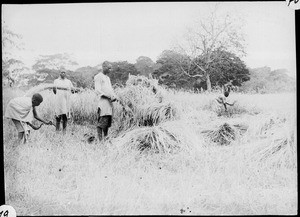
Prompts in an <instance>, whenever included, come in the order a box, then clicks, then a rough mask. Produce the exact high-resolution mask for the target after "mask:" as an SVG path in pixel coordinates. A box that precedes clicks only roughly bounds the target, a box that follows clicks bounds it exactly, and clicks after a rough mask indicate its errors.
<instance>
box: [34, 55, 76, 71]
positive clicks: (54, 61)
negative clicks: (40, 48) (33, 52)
mask: <svg viewBox="0 0 300 217" xmlns="http://www.w3.org/2000/svg"><path fill="white" fill-rule="evenodd" d="M76 67H78V63H77V62H76V61H75V60H73V59H72V57H71V56H70V55H69V54H67V53H63V54H61V53H58V54H52V55H40V56H39V58H38V59H37V61H36V63H35V64H34V65H33V66H32V69H33V70H35V71H36V72H38V71H40V70H43V69H52V70H74V69H75V68H76Z"/></svg>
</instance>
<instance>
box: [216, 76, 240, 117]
mask: <svg viewBox="0 0 300 217" xmlns="http://www.w3.org/2000/svg"><path fill="white" fill-rule="evenodd" d="M230 88H231V81H230V82H229V83H227V84H225V85H224V96H219V97H218V98H217V99H216V101H217V102H218V103H219V104H221V105H223V106H224V108H225V111H227V105H229V106H234V104H235V103H236V101H234V102H233V103H229V102H228V100H227V98H228V96H229V93H230Z"/></svg>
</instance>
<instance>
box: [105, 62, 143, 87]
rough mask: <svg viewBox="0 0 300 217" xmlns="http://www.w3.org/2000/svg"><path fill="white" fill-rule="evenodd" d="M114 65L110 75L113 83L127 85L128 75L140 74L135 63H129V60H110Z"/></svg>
mask: <svg viewBox="0 0 300 217" xmlns="http://www.w3.org/2000/svg"><path fill="white" fill-rule="evenodd" d="M110 63H111V65H112V70H111V73H110V75H109V77H110V79H111V82H112V84H113V85H114V84H122V85H125V83H126V81H127V79H128V75H129V74H131V75H138V71H137V69H136V68H135V66H134V64H131V63H128V62H127V61H121V62H110Z"/></svg>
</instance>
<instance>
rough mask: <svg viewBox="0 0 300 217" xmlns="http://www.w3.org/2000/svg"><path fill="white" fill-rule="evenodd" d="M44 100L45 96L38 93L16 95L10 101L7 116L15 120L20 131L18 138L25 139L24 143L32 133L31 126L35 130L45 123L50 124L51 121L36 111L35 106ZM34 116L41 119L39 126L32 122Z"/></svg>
mask: <svg viewBox="0 0 300 217" xmlns="http://www.w3.org/2000/svg"><path fill="white" fill-rule="evenodd" d="M42 102H43V97H42V96H41V95H40V94H39V93H36V94H34V95H33V96H32V97H26V96H23V97H16V98H14V99H12V100H10V101H9V103H8V105H7V107H6V111H5V117H7V118H10V119H12V121H13V122H14V124H15V126H16V128H17V131H18V140H19V142H21V141H22V140H23V141H24V144H25V143H26V142H27V140H28V136H29V133H30V130H29V127H28V126H30V127H32V129H34V130H38V129H40V128H41V126H42V125H43V123H44V124H47V125H50V124H52V122H51V121H49V122H47V121H44V120H43V119H42V118H40V117H39V116H38V114H37V112H36V109H35V107H36V106H39V105H40V104H41V103H42ZM33 117H34V118H35V119H37V120H38V121H41V122H42V124H41V125H40V126H39V127H36V126H34V125H32V124H31V122H32V120H33Z"/></svg>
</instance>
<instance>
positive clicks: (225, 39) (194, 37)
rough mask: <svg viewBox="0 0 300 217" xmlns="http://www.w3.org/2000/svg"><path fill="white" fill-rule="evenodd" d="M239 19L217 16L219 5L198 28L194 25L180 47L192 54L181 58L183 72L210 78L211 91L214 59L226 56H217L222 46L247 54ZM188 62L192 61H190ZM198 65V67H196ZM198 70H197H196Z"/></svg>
mask: <svg viewBox="0 0 300 217" xmlns="http://www.w3.org/2000/svg"><path fill="white" fill-rule="evenodd" d="M240 30H241V27H240V26H239V25H238V22H237V21H236V20H234V19H233V17H231V16H229V15H228V14H227V15H226V16H217V7H216V8H215V10H214V11H213V12H212V13H211V14H210V16H209V17H207V18H206V19H205V20H200V21H199V23H197V26H196V27H195V28H191V29H190V30H189V32H188V34H187V35H186V38H185V40H184V42H183V43H182V44H179V45H178V46H177V48H176V50H178V52H181V53H182V54H185V56H189V58H184V59H179V60H178V61H177V62H178V64H181V65H184V66H188V67H186V68H185V67H182V68H181V69H182V73H184V74H186V75H188V76H190V77H200V78H202V77H203V78H204V79H205V80H206V84H207V85H206V86H207V90H208V91H210V90H211V86H212V84H211V77H212V76H213V75H212V74H211V73H213V72H214V71H213V70H210V68H211V67H212V65H213V64H214V62H216V61H219V59H221V58H222V57H220V56H218V55H215V54H218V52H216V51H217V50H218V49H221V50H226V51H228V52H231V53H234V54H236V55H237V56H243V55H244V54H245V51H244V37H243V34H242V33H241V31H240ZM186 61H188V63H186ZM195 68H197V69H198V70H195ZM195 72H196V73H195Z"/></svg>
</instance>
